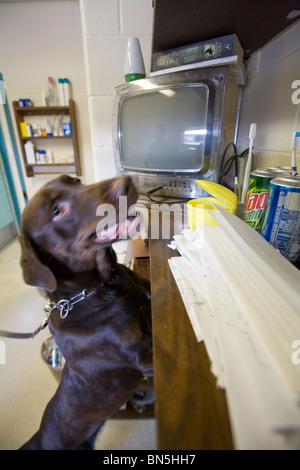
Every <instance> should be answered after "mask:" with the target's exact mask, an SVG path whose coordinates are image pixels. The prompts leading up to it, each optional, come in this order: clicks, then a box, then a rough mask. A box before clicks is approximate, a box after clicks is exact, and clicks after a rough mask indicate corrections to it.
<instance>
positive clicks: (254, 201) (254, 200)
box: [245, 191, 268, 212]
mask: <svg viewBox="0 0 300 470" xmlns="http://www.w3.org/2000/svg"><path fill="white" fill-rule="evenodd" d="M267 196H268V193H267V192H266V193H252V191H250V192H249V193H248V195H247V200H246V209H245V210H246V212H248V211H253V210H258V209H263V208H264V207H265V205H266V202H267Z"/></svg>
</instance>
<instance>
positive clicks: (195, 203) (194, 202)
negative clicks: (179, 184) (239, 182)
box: [187, 180, 237, 229]
mask: <svg viewBox="0 0 300 470" xmlns="http://www.w3.org/2000/svg"><path fill="white" fill-rule="evenodd" d="M195 183H196V184H197V185H198V186H200V187H201V188H202V189H204V190H205V191H206V192H208V193H209V194H211V195H212V197H202V198H200V199H191V200H190V201H189V202H188V203H187V208H188V226H189V228H193V229H194V228H196V227H197V225H218V223H217V222H216V221H215V219H214V218H213V217H212V215H211V214H210V213H209V212H208V211H207V209H210V210H212V211H217V208H216V207H215V205H217V206H220V207H223V208H224V209H226V210H227V211H228V212H234V211H235V209H236V206H237V196H236V194H234V193H233V192H232V191H230V189H228V188H225V187H224V186H222V185H221V184H217V183H213V182H212V181H204V180H197V181H195Z"/></svg>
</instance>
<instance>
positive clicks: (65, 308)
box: [32, 289, 95, 338]
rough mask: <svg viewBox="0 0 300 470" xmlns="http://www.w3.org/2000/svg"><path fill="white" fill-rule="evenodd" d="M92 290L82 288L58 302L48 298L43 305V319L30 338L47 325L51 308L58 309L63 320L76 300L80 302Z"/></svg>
mask: <svg viewBox="0 0 300 470" xmlns="http://www.w3.org/2000/svg"><path fill="white" fill-rule="evenodd" d="M94 292H95V291H91V292H88V291H87V289H83V291H81V292H80V293H79V294H77V295H75V296H74V297H72V298H71V299H70V300H68V299H62V300H59V301H58V302H51V301H50V300H49V301H48V303H47V305H45V307H44V311H45V313H46V316H45V318H44V319H43V321H42V323H41V324H40V326H39V327H38V328H37V329H36V330H35V331H34V332H33V334H32V338H34V337H35V336H36V335H37V334H38V333H39V332H40V331H41V330H43V329H44V328H46V326H47V325H48V321H49V318H50V315H51V313H52V312H53V310H55V309H58V310H59V315H60V318H61V319H62V320H64V319H65V318H66V317H67V316H68V314H69V312H70V311H71V310H72V309H73V306H74V305H75V304H77V302H81V301H82V300H84V299H85V298H86V297H89V296H90V295H92V294H93V293H94Z"/></svg>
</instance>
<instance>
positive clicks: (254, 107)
mask: <svg viewBox="0 0 300 470" xmlns="http://www.w3.org/2000/svg"><path fill="white" fill-rule="evenodd" d="M253 33H254V34H255V32H253ZM295 80H300V22H298V23H296V24H295V25H294V26H293V27H291V28H290V29H288V30H287V31H285V33H283V34H282V35H280V36H278V37H277V38H275V39H274V40H273V41H271V42H270V43H269V44H268V45H266V46H265V47H264V48H263V49H261V50H260V51H258V52H256V53H255V54H254V55H253V56H252V57H251V58H250V59H249V61H248V80H247V86H246V89H245V95H244V103H243V107H242V115H241V123H240V132H239V139H238V144H239V148H240V150H243V149H245V148H247V147H248V146H249V140H248V136H249V128H250V124H251V123H252V122H256V123H257V136H256V139H255V141H254V155H255V157H254V163H253V167H254V168H260V167H263V166H274V165H283V166H288V165H290V163H291V148H292V136H293V133H294V132H295V131H300V117H299V114H300V104H295V103H293V101H292V94H293V92H295V89H292V83H293V82H294V81H295ZM299 98H300V93H298V102H299ZM297 160H298V169H299V168H300V149H299V151H298V158H297Z"/></svg>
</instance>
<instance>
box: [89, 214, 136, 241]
mask: <svg viewBox="0 0 300 470" xmlns="http://www.w3.org/2000/svg"><path fill="white" fill-rule="evenodd" d="M142 221H143V219H142V216H141V214H140V212H137V213H136V215H132V216H128V217H127V218H126V219H125V220H123V221H119V222H117V223H115V224H111V225H110V224H106V225H105V226H104V227H102V225H101V224H98V226H97V228H96V238H95V239H94V242H95V243H99V244H102V243H109V242H114V241H116V240H127V239H129V238H133V237H134V236H135V235H137V234H138V233H139V232H140V230H141V227H142Z"/></svg>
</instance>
